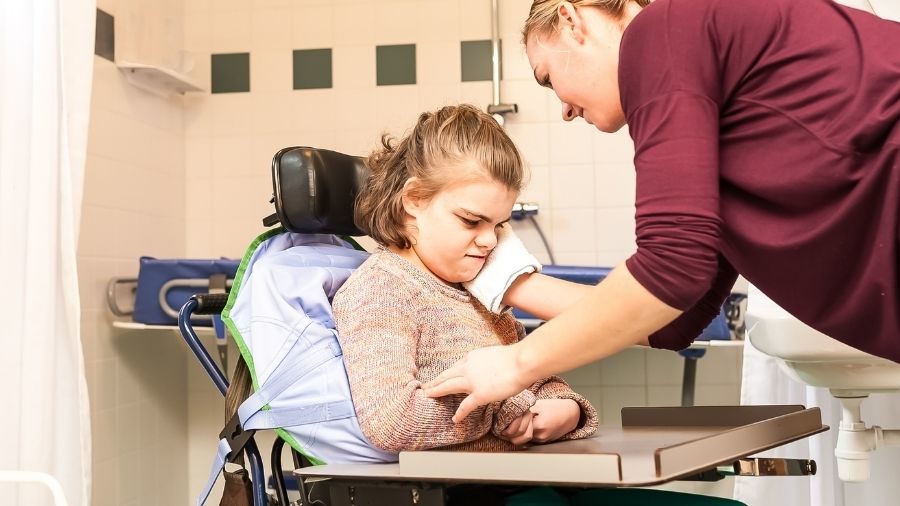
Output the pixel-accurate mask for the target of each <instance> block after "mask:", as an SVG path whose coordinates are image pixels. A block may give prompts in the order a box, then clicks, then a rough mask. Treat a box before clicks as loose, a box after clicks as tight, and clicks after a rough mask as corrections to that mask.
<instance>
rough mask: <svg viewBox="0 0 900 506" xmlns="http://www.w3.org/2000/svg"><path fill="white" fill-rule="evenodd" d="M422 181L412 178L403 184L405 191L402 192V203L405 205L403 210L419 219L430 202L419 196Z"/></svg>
mask: <svg viewBox="0 0 900 506" xmlns="http://www.w3.org/2000/svg"><path fill="white" fill-rule="evenodd" d="M420 184H421V183H420V181H419V179H418V178H415V177H411V178H409V179H407V180H406V182H405V183H403V189H402V190H401V191H400V202H401V203H402V204H403V210H404V211H406V213H407V214H409V215H410V216H412V217H418V216H419V213H421V212H422V210H423V209H424V208H425V206H426V205H427V204H428V202H427V201H426V200H425V199H423V198H422V197H419V196H418V192H417V191H416V190H418V188H419V185H420Z"/></svg>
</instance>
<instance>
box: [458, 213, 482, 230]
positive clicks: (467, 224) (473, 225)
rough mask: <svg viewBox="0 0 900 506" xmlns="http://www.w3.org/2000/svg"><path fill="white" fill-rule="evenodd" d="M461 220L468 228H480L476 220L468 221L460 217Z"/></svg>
mask: <svg viewBox="0 0 900 506" xmlns="http://www.w3.org/2000/svg"><path fill="white" fill-rule="evenodd" d="M459 219H460V220H462V222H463V223H465V224H466V226H467V227H473V228H474V227H476V226H478V222H477V221H475V220H468V219H466V218H463V217H461V216H460V218H459Z"/></svg>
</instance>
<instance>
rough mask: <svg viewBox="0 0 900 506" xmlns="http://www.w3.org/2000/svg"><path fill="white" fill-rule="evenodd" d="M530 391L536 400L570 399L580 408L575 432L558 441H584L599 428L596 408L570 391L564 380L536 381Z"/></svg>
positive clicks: (553, 377) (548, 379) (556, 378)
mask: <svg viewBox="0 0 900 506" xmlns="http://www.w3.org/2000/svg"><path fill="white" fill-rule="evenodd" d="M531 391H532V392H534V396H535V397H536V398H537V399H571V400H573V401H575V402H577V403H578V406H579V407H581V419H580V420H579V421H578V426H577V427H575V430H573V431H572V432H569V433H568V434H566V435H565V436H563V437H561V438H559V441H565V440H567V439H584V438H586V437H590V436H591V435H592V434H593V433H594V432H596V431H597V427H599V426H600V415H599V414H598V413H597V410H596V408H594V406H593V405H592V404H591V403H590V401H588V400H587V399H585V398H584V396H582V395H581V394H579V393H577V392H575V391H574V390H572V388H571V387H570V386H569V384H568V383H566V380H564V379H562V378H560V377H559V376H550V377H549V378H547V379H544V380H542V381H538V382H537V383H535V384H534V385H532V386H531Z"/></svg>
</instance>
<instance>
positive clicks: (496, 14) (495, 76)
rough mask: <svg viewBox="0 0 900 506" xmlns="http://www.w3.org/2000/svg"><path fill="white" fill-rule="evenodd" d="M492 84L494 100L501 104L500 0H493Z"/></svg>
mask: <svg viewBox="0 0 900 506" xmlns="http://www.w3.org/2000/svg"><path fill="white" fill-rule="evenodd" d="M491 85H492V87H493V97H492V99H493V101H492V102H491V105H500V5H499V0H491Z"/></svg>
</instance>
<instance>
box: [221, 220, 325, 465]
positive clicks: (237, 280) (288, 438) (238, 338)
mask: <svg viewBox="0 0 900 506" xmlns="http://www.w3.org/2000/svg"><path fill="white" fill-rule="evenodd" d="M283 233H285V230H284V227H276V228H273V229H271V230H266V231H265V232H263V233H262V234H260V235H259V236H257V237H256V239H254V240H253V242H252V243H251V244H250V246H248V247H247V250H246V251H245V252H244V256H243V257H242V258H241V263H240V265H239V266H238V270H237V273H236V274H235V275H234V282H233V284H232V285H231V292H230V293H229V295H228V303H227V304H225V309H224V310H222V322H224V323H225V326H226V327H228V331H229V332H230V333H231V337H232V338H233V339H234V342H235V344H237V347H238V349H239V350H240V352H241V356H242V357H243V358H244V362H246V363H247V369H248V370H249V371H250V378H251V379H252V380H253V390H254V391H257V390H259V380H258V379H257V376H256V367H255V365H254V363H253V356H252V355H251V354H250V350H249V349H248V348H247V343H246V342H245V341H244V337H243V336H242V335H241V333H240V332H238V329H237V327H236V326H235V325H234V321H232V320H231V309H232V308H233V307H234V303H235V301H236V300H237V294H238V292H240V290H241V285H243V283H244V273H245V272H246V271H247V265H248V264H249V263H250V259H251V258H252V257H253V253H255V252H256V249H257V248H259V245H260V244H262V243H263V242H265V241H267V240H269V239H271V238H272V237H274V236H276V235H279V234H283ZM262 409H264V410H268V409H270V408H269V406H268V405H266V406H263V408H262ZM275 433H276V434H278V436H280V437H281V439H283V440H284V441H285V442H287V444H289V445H291V448H293V449H295V450H297V451H298V452H300V453H301V454H303V456H304V457H306V458H307V459H308V460H309V461H310V462H311V463H313V464H314V465H322V464H325V463H326V462H325V461H324V460H322V459H320V458H318V457H316V456H314V455H312V454H310V453H309V451H307V450H306V449H305V448H303V446H301V445H300V442H299V441H297V440H296V439H295V438H294V436H292V435H291V434H289V433H288V432H287V431H286V430H284V429H282V428H278V429H275Z"/></svg>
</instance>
